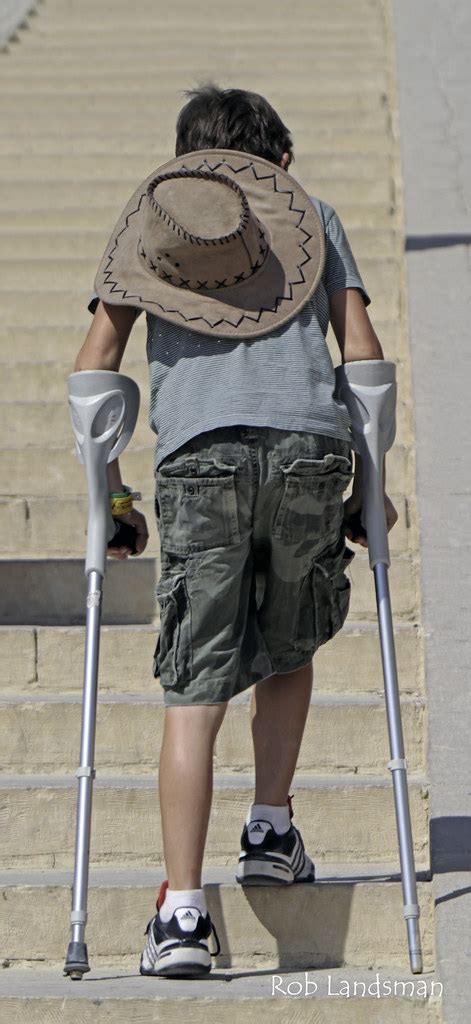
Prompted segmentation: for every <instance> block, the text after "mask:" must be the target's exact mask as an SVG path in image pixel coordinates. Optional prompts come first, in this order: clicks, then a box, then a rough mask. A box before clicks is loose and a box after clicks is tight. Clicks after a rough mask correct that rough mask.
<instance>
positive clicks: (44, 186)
mask: <svg viewBox="0 0 471 1024" xmlns="http://www.w3.org/2000/svg"><path fill="white" fill-rule="evenodd" d="M47 116H48V118H49V117H50V116H51V115H50V114H48V115H47ZM52 116H53V115H52ZM64 116H67V121H68V123H70V121H71V120H72V119H73V114H71V115H69V114H67V115H64ZM82 116H84V115H82ZM132 116H133V115H132V113H131V112H130V114H129V117H132ZM350 116H351V115H350ZM368 116H369V117H371V118H372V115H368ZM41 120H42V118H41V117H40V116H39V115H38V118H37V122H36V123H37V124H40V122H41ZM6 121H7V127H6V130H7V131H8V118H7V119H6ZM373 123H375V122H374V121H373ZM152 169H153V167H152V165H151V164H150V166H149V169H148V170H149V173H151V172H152ZM145 175H146V171H145V169H144V171H143V173H142V174H141V175H139V176H138V178H137V180H136V179H135V178H134V176H133V177H132V179H131V180H130V181H126V180H125V179H123V178H122V176H120V177H119V180H118V181H116V180H115V181H102V180H97V181H94V182H67V181H66V182H64V181H53V182H42V181H40V182H38V183H36V184H35V185H34V187H33V184H32V183H30V187H29V189H28V192H27V203H28V209H30V210H44V211H47V210H48V209H50V208H51V207H53V206H56V207H60V208H61V209H62V210H63V216H64V218H65V217H66V216H67V209H68V207H74V206H84V207H88V209H89V210H91V209H95V208H97V207H98V208H100V207H101V206H102V205H103V204H104V203H106V204H108V205H112V204H115V205H116V213H117V216H119V213H120V212H121V208H122V207H123V206H124V205H125V203H126V202H127V200H128V199H129V197H130V196H131V195H132V193H133V192H134V190H135V189H136V188H137V186H138V185H139V183H140V181H142V180H143V179H144V177H145ZM317 180H318V191H319V194H320V195H321V196H322V198H324V197H328V198H327V202H329V203H331V204H333V205H334V206H335V204H336V203H352V202H353V203H366V204H368V203H369V204H375V203H378V204H382V205H383V206H385V207H388V206H389V204H390V203H391V201H392V189H391V182H390V180H389V179H388V178H386V179H383V178H378V179H371V181H362V180H361V179H360V180H359V179H357V178H355V180H354V181H348V180H342V179H339V178H338V179H335V178H334V179H332V178H330V177H329V178H325V179H322V178H318V179H317ZM20 207H22V208H23V209H24V207H25V183H24V182H19V183H16V182H15V180H13V182H11V181H4V182H3V183H2V189H1V193H0V210H11V209H18V208H20ZM116 219H117V217H116Z"/></svg>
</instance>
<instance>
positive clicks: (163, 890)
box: [155, 878, 168, 910]
mask: <svg viewBox="0 0 471 1024" xmlns="http://www.w3.org/2000/svg"><path fill="white" fill-rule="evenodd" d="M167 889H168V878H166V879H165V882H162V885H161V886H160V891H159V895H158V896H157V901H156V904H155V906H156V909H157V910H160V908H161V906H162V903H163V902H164V900H165V894H166V892H167Z"/></svg>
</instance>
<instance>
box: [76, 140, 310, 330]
mask: <svg viewBox="0 0 471 1024" xmlns="http://www.w3.org/2000/svg"><path fill="white" fill-rule="evenodd" d="M183 169H188V170H200V169H203V170H211V171H217V172H219V173H223V174H227V175H228V176H229V177H232V178H233V179H234V180H235V181H237V182H238V183H239V184H240V186H241V188H242V189H243V190H244V192H245V193H246V195H247V198H248V201H249V204H250V207H251V209H252V211H253V213H254V214H255V215H256V216H257V217H258V218H259V220H260V221H261V223H262V224H263V226H264V228H265V229H266V232H267V240H268V242H269V245H270V252H269V255H268V257H267V258H266V260H265V262H264V264H263V266H262V267H261V269H260V270H259V271H257V272H256V273H255V274H254V275H253V276H252V277H250V278H249V279H248V280H246V281H243V282H240V283H238V284H235V285H233V286H232V287H225V288H224V292H223V294H222V292H221V291H215V292H205V293H204V294H203V293H202V292H201V291H198V292H194V291H192V290H190V289H189V288H176V287H175V286H174V285H172V284H169V283H168V282H166V281H163V280H161V279H160V278H159V277H157V276H156V275H155V274H151V273H150V271H148V270H147V269H146V266H145V264H143V262H142V261H141V259H140V258H139V255H138V242H139V237H140V224H141V217H140V210H141V205H142V203H143V201H144V199H145V196H146V192H147V186H148V185H149V184H150V182H151V181H152V180H153V179H154V178H156V177H157V176H158V175H160V174H162V173H164V172H168V171H175V170H183ZM324 260H325V234H324V228H323V225H322V222H321V220H320V217H319V215H318V213H317V211H316V209H315V207H314V205H313V203H312V201H311V199H310V198H309V196H308V195H307V193H306V192H305V191H304V189H303V188H302V186H301V185H299V183H298V182H297V181H296V180H295V179H294V178H293V177H292V176H291V175H290V174H288V173H287V172H286V171H283V170H282V168H281V167H280V168H278V167H276V166H275V165H274V164H272V163H270V162H269V161H268V160H264V159H262V158H261V157H256V156H252V155H251V154H250V155H249V154H247V153H242V152H239V151H235V150H220V149H219V150H198V151H196V152H193V153H185V154H184V155H183V156H180V157H176V158H174V159H173V160H170V161H168V162H167V163H165V164H162V166H161V167H159V168H157V170H155V171H153V172H152V174H150V175H148V177H147V178H146V179H145V180H144V181H143V182H142V184H141V185H139V187H138V188H137V189H136V191H135V192H134V193H133V195H132V196H131V198H130V200H129V202H128V203H127V204H126V206H125V208H124V210H123V212H122V214H121V216H120V218H119V220H118V222H117V224H116V226H115V228H114V230H113V232H112V234H111V238H110V240H109V242H108V245H107V247H106V249H105V252H104V254H103V257H102V260H101V262H100V266H99V268H98V271H97V274H96V277H95V290H96V292H97V294H98V296H99V298H100V299H102V300H103V302H107V303H110V304H111V305H126V306H136V307H138V308H141V309H145V310H147V311H148V312H150V313H154V314H155V315H156V316H159V317H161V318H162V319H163V320H167V321H169V322H171V323H175V324H178V325H179V326H181V327H187V328H189V329H190V330H192V331H196V332H198V333H202V334H206V335H214V336H215V337H256V336H260V335H262V334H266V333H268V332H270V331H273V330H274V329H275V328H276V327H279V326H281V325H283V324H285V323H286V322H287V321H289V320H290V319H292V317H294V316H295V315H296V313H297V312H298V311H299V310H300V309H301V308H302V306H303V305H305V303H306V302H307V301H308V299H309V298H310V297H311V295H312V294H313V292H314V291H315V289H316V288H317V285H318V284H319V281H320V278H321V276H322V271H323V268H324Z"/></svg>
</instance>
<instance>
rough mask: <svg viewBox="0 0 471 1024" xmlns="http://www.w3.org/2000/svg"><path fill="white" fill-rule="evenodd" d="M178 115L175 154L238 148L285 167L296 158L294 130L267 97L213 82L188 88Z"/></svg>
mask: <svg viewBox="0 0 471 1024" xmlns="http://www.w3.org/2000/svg"><path fill="white" fill-rule="evenodd" d="M185 96H189V97H190V100H189V102H188V103H187V104H186V105H185V106H184V107H183V109H182V110H181V111H180V114H179V115H178V120H177V125H176V132H177V138H176V144H175V156H182V154H184V153H191V152H193V151H194V150H198V149H237V150H240V151H241V152H243V153H252V154H253V155H254V156H261V157H264V159H265V160H270V161H271V162H272V163H274V164H277V165H278V166H279V165H280V163H281V161H282V159H283V155H284V154H287V159H285V162H284V167H285V169H287V168H288V167H289V164H290V163H291V162H292V161H293V160H294V154H293V143H292V139H291V135H290V132H289V131H288V129H287V128H286V126H285V125H284V124H283V121H282V120H281V118H280V117H279V116H278V114H277V113H276V110H274V109H273V107H272V106H270V104H269V103H268V101H267V100H266V99H264V97H263V96H259V95H258V93H256V92H247V91H246V90H245V89H220V88H219V87H218V86H217V85H214V84H212V83H210V84H208V85H203V86H200V87H199V88H198V89H188V90H187V91H186V92H185Z"/></svg>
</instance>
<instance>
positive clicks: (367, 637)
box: [0, 616, 424, 698]
mask: <svg viewBox="0 0 471 1024" xmlns="http://www.w3.org/2000/svg"><path fill="white" fill-rule="evenodd" d="M157 635H158V626H157V625H152V626H137V625H135V624H134V625H131V626H106V625H105V626H103V627H102V629H101V634H100V674H99V692H100V695H101V696H105V695H113V694H120V693H136V694H139V693H141V692H142V690H143V689H145V690H146V692H148V693H149V694H160V693H161V687H160V683H159V682H158V681H156V680H154V678H153V676H152V655H153V653H154V648H155V645H156V642H157ZM84 639H85V631H84V629H83V628H82V627H78V626H75V627H74V626H55V627H49V626H39V627H37V628H33V627H30V626H13V627H7V626H3V627H0V662H1V665H2V692H3V693H5V694H7V693H9V694H11V695H18V694H24V695H25V696H28V695H30V694H33V695H38V696H40V697H41V698H44V697H45V695H46V694H50V693H54V694H56V695H57V696H59V695H61V694H71V695H72V694H75V695H81V693H82V683H83V666H84ZM394 639H395V648H396V660H397V668H398V677H399V687H400V692H401V695H402V696H403V697H406V696H411V697H421V696H422V694H423V682H424V672H423V633H422V627H421V626H419V625H416V624H415V623H404V622H396V621H395V623H394ZM314 689H315V692H316V693H317V692H329V693H331V694H333V695H337V696H338V697H339V698H342V696H343V695H344V694H345V693H350V694H362V693H363V694H364V695H365V696H366V695H370V696H381V697H383V696H384V685H383V674H382V668H381V653H380V644H379V633H378V623H377V620H375V621H373V622H362V623H359V622H355V620H354V619H353V616H349V617H348V618H347V621H346V623H345V626H344V627H343V629H342V630H341V631H340V632H339V633H337V635H336V636H335V637H334V638H333V640H331V641H330V642H329V643H328V644H324V645H323V646H322V647H320V648H319V650H318V651H317V653H316V655H315V658H314Z"/></svg>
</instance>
